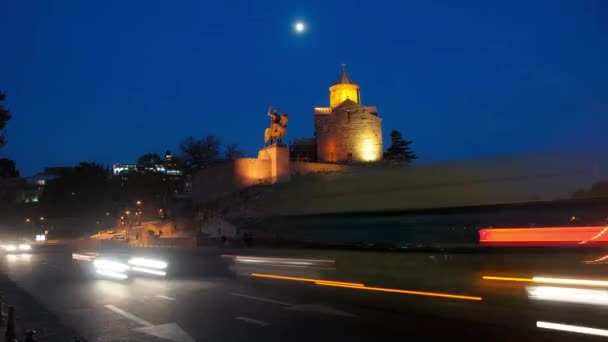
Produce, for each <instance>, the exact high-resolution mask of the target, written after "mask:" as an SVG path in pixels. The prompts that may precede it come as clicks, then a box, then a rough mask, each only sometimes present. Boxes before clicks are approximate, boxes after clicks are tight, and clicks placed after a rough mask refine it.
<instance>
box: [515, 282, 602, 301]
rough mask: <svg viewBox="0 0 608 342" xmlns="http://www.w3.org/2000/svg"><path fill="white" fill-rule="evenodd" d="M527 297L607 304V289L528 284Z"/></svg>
mask: <svg viewBox="0 0 608 342" xmlns="http://www.w3.org/2000/svg"><path fill="white" fill-rule="evenodd" d="M526 290H527V291H528V297H529V298H530V299H535V300H546V301H554V302H564V303H579V304H589V305H608V291H602V290H589V289H577V288H569V287H554V286H528V287H527V288H526Z"/></svg>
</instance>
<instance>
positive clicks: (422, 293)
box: [319, 282, 483, 300]
mask: <svg viewBox="0 0 608 342" xmlns="http://www.w3.org/2000/svg"><path fill="white" fill-rule="evenodd" d="M319 285H323V286H334V287H345V288H349V289H355V290H367V291H379V292H390V293H401V294H410V295H417V296H427V297H441V298H452V299H465V300H483V298H481V297H476V296H463V295H457V294H451V293H440V292H426V291H413V290H402V289H390V288H385V287H372V286H348V285H339V284H327V283H322V282H320V283H319Z"/></svg>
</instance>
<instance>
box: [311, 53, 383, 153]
mask: <svg viewBox="0 0 608 342" xmlns="http://www.w3.org/2000/svg"><path fill="white" fill-rule="evenodd" d="M314 122H315V136H316V144H317V154H316V158H317V161H319V162H330V163H336V162H337V163H344V162H372V161H377V160H380V159H382V119H380V117H378V109H377V108H376V107H375V106H363V105H362V104H361V93H360V91H359V85H357V84H356V83H355V82H354V81H353V80H352V78H351V77H350V75H349V74H348V73H347V72H346V68H345V66H344V65H342V72H341V73H340V75H339V76H338V79H337V80H336V81H335V82H334V84H332V85H331V87H329V107H316V108H315V109H314Z"/></svg>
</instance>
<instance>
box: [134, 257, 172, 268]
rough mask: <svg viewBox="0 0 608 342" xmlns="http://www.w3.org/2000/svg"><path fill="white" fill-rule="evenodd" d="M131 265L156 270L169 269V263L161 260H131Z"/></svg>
mask: <svg viewBox="0 0 608 342" xmlns="http://www.w3.org/2000/svg"><path fill="white" fill-rule="evenodd" d="M129 264H130V265H135V266H142V267H149V268H156V269H165V268H167V263H166V262H165V261H161V260H154V259H146V258H131V259H129Z"/></svg>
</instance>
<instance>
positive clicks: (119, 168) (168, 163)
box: [112, 151, 182, 177]
mask: <svg viewBox="0 0 608 342" xmlns="http://www.w3.org/2000/svg"><path fill="white" fill-rule="evenodd" d="M143 172H159V173H162V174H165V175H167V176H173V177H179V176H181V175H182V170H181V169H179V167H178V165H177V163H176V162H175V161H174V160H173V156H172V155H171V152H169V151H167V152H166V153H165V159H164V160H163V161H162V162H161V163H160V164H154V165H144V164H113V165H112V175H113V176H122V177H127V176H129V175H130V174H134V173H143Z"/></svg>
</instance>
